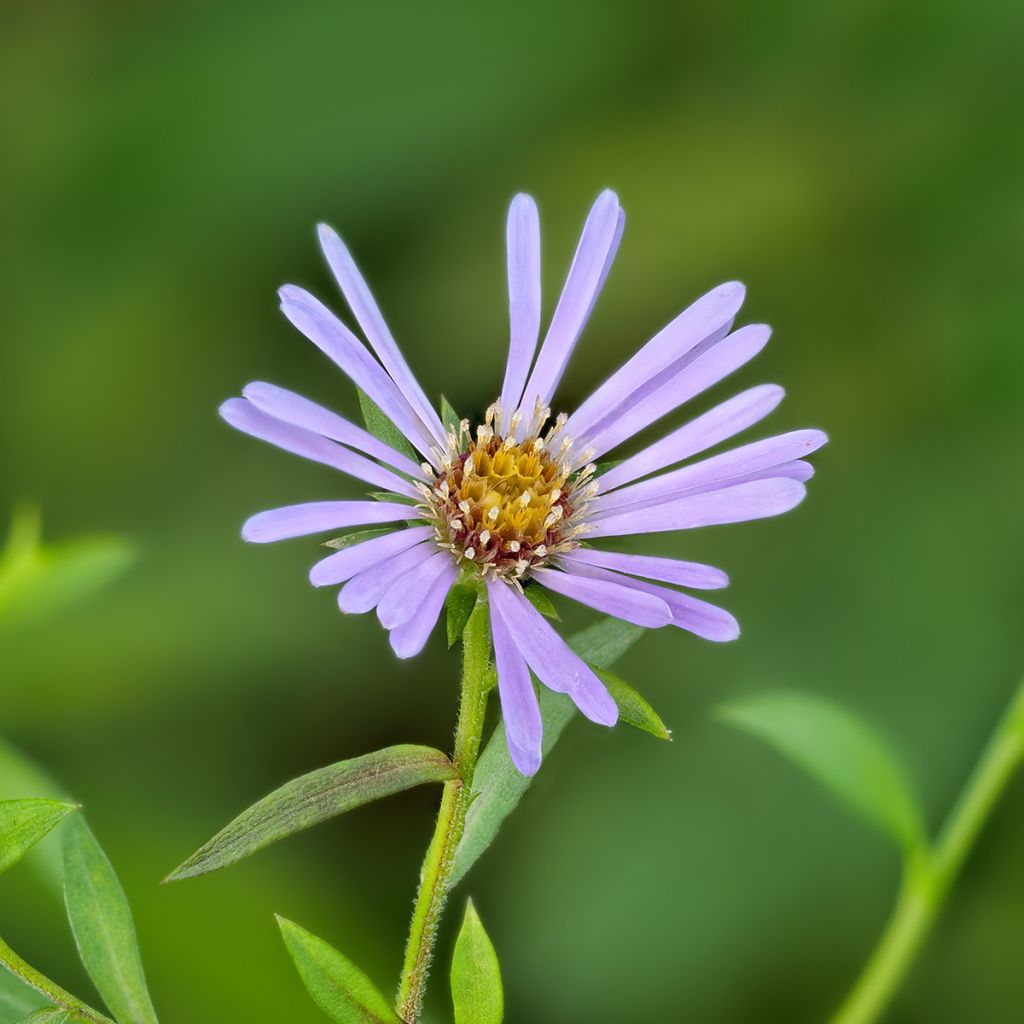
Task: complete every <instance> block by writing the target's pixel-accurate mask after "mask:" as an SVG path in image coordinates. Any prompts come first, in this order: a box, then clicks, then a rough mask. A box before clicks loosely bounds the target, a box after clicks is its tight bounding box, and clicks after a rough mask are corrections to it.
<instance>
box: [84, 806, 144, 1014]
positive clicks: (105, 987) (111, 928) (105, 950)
mask: <svg viewBox="0 0 1024 1024" xmlns="http://www.w3.org/2000/svg"><path fill="white" fill-rule="evenodd" d="M64 898H65V902H66V904H67V911H68V920H69V921H70V922H71V931H72V932H73V933H74V936H75V942H76V943H77V945H78V953H79V956H80V957H81V960H82V964H83V965H84V966H85V969H86V971H87V972H88V974H89V977H90V978H92V980H93V983H94V984H95V985H96V988H97V990H98V991H99V993H100V995H101V996H102V997H103V1000H104V1002H105V1003H106V1004H107V1006H108V1007H109V1008H110V1011H111V1013H113V1015H114V1017H115V1018H116V1020H117V1021H118V1024H157V1019H156V1011H155V1010H154V1009H153V1003H152V1001H151V1000H150V996H149V990H148V989H147V987H146V977H145V974H144V973H143V970H142V958H141V956H140V954H139V946H138V941H137V939H136V936H135V923H134V921H133V920H132V912H131V909H130V908H129V906H128V900H127V898H126V896H125V894H124V890H123V889H122V888H121V883H120V882H119V881H118V879H117V875H115V874H114V869H113V868H112V867H111V864H110V861H109V860H108V859H107V855H106V854H105V853H104V852H103V850H102V848H101V847H100V845H99V843H98V842H97V841H96V837H95V836H94V835H93V834H92V831H91V830H90V828H89V826H88V825H87V824H86V823H85V820H84V819H83V818H82V817H81V816H80V815H76V816H75V817H73V818H71V819H70V820H69V821H68V823H67V826H66V827H65V830H64Z"/></svg>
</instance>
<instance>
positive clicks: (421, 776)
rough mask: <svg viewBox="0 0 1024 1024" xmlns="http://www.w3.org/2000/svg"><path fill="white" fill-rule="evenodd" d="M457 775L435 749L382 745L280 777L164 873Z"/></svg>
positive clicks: (239, 852)
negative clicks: (279, 784)
mask: <svg viewBox="0 0 1024 1024" xmlns="http://www.w3.org/2000/svg"><path fill="white" fill-rule="evenodd" d="M457 777H458V773H457V772H456V770H455V769H454V768H453V767H452V763H451V761H449V760H448V758H447V756H446V755H444V754H442V753H441V751H440V750H434V749H433V748H432V747H418V746H412V745H406V746H398V747H386V748H385V749H384V750H378V751H376V753H373V754H364V755H363V756H362V757H354V758H352V759H351V760H349V761H340V762H338V763H337V764H332V765H330V766H329V767H327V768H320V769H318V770H317V771H315V772H310V773H309V774H308V775H303V776H301V777H300V778H298V779H293V780H292V781H291V782H287V783H285V784H284V785H283V786H282V787H281V788H280V789H276V790H274V792H273V793H271V794H270V795H269V796H265V797H264V798H263V799H262V800H260V801H259V802H258V803H256V804H253V806H252V807H250V808H249V809H248V810H247V811H244V812H243V813H242V814H240V815H239V816H238V817H237V818H235V820H234V821H233V822H231V824H230V825H228V826H227V827H226V828H224V829H223V830H222V831H220V832H218V833H217V835H215V836H214V837H213V838H212V839H211V840H210V841H209V842H208V843H207V844H206V845H205V846H203V847H202V848H201V849H199V850H197V851H196V852H195V853H194V854H192V856H191V857H189V859H188V860H187V861H185V863H184V864H182V865H181V867H179V868H178V869H177V870H176V871H174V872H172V873H171V874H170V875H169V876H168V877H167V879H166V881H168V882H175V881H178V880H180V879H182V878H193V877H195V876H196V875H205V874H208V873H209V872H211V871H217V870H218V869H219V868H224V867H227V866H228V865H229V864H234V863H236V862H237V861H240V860H242V859H244V858H245V857H248V856H250V855H251V854H253V853H256V851H257V850H262V849H263V848H264V847H266V846H269V845H270V844H271V843H275V842H277V840H279V839H284V838H285V837H286V836H290V835H294V834H295V833H296V832H301V831H302V830H303V829H307V828H310V827H311V826H313V825H317V824H319V823H320V822H321V821H327V819H329V818H333V817H335V816H336V815H339V814H343V813H344V812H345V811H351V810H352V809H353V808H354V807H359V806H361V805H362V804H367V803H370V802H371V801H372V800H379V799H380V798H381V797H385V796H390V795H391V794H392V793H400V792H401V791H402V790H404V789H411V788H412V787H413V786H419V785H421V784H423V783H425V782H448V781H449V780H451V779H455V778H457Z"/></svg>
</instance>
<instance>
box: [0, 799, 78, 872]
mask: <svg viewBox="0 0 1024 1024" xmlns="http://www.w3.org/2000/svg"><path fill="white" fill-rule="evenodd" d="M73 810H75V805H74V804H66V803H60V802H58V801H57V800H38V799H32V800H0V874H2V873H3V872H4V871H6V870H7V869H8V868H9V867H10V866H11V865H12V864H14V863H16V862H17V861H19V860H21V858H22V857H23V856H24V855H25V853H26V852H27V851H28V850H30V849H31V848H32V847H33V846H35V845H36V843H38V842H39V840H40V839H42V838H43V836H45V835H48V834H49V833H50V832H51V831H53V829H54V828H56V827H57V825H58V824H59V823H60V822H61V821H63V819H64V817H65V816H66V815H68V814H70V813H71V811H73Z"/></svg>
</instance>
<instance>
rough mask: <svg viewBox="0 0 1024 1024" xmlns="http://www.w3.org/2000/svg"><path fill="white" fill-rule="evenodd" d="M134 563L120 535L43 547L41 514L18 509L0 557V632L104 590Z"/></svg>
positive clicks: (42, 617) (130, 549) (132, 555)
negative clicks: (119, 537)
mask: <svg viewBox="0 0 1024 1024" xmlns="http://www.w3.org/2000/svg"><path fill="white" fill-rule="evenodd" d="M134 560H135V552H134V549H133V548H132V547H131V545H129V544H127V543H126V542H125V541H123V540H120V539H118V538H116V537H91V538H85V539H82V540H76V541H70V542H67V543H64V544H55V545H41V544H40V543H39V513H38V512H37V511H36V510H35V509H32V508H27V507H26V508H22V509H19V510H17V511H16V512H15V516H14V521H13V523H12V525H11V531H10V534H9V537H8V541H7V545H6V547H5V548H4V551H3V553H2V554H0V628H3V627H8V626H20V625H25V624H27V623H30V622H33V621H38V620H40V619H45V618H48V617H51V616H53V615H54V614H56V613H57V612H59V611H60V610H62V609H63V608H65V607H67V606H68V605H72V604H74V603H76V602H78V601H81V600H82V599H83V598H85V597H87V596H88V595H89V594H91V593H93V592H94V591H96V590H99V589H100V588H101V587H104V586H106V585H107V584H108V583H110V582H111V581H112V580H114V579H116V578H117V577H118V576H119V575H121V573H123V572H124V571H125V569H127V568H128V566H129V565H131V563H132V562H133V561H134Z"/></svg>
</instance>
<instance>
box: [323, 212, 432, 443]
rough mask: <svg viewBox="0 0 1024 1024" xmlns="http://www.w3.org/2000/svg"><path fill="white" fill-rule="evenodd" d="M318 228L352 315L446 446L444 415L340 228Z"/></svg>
mask: <svg viewBox="0 0 1024 1024" xmlns="http://www.w3.org/2000/svg"><path fill="white" fill-rule="evenodd" d="M317 231H318V234H319V236H320V247H321V248H322V249H323V252H324V256H325V257H326V258H327V263H328V265H329V266H330V268H331V271H332V273H333V274H334V276H335V278H336V279H337V282H338V286H339V287H340V288H341V293H342V295H344V296H345V301H346V302H347V303H348V305H349V309H351V310H352V315H353V316H354V317H355V318H356V321H357V322H358V324H359V326H360V327H361V328H362V329H363V334H365V335H366V340H367V341H369V343H370V347H371V348H372V349H373V351H374V352H376V353H377V358H378V359H380V361H381V362H382V363H383V364H384V368H385V369H386V370H387V371H388V373H389V374H390V375H391V379H392V380H393V381H394V382H395V384H396V385H397V386H398V390H399V391H400V392H401V393H402V395H403V396H404V397H405V399H406V401H407V402H408V403H409V405H410V406H412V408H413V410H414V411H415V412H416V414H417V415H418V416H419V418H420V420H421V421H422V422H423V424H424V425H425V426H426V427H427V429H428V430H429V431H430V433H431V435H432V436H433V438H434V440H435V441H436V442H437V443H438V444H439V445H441V447H442V448H443V447H444V443H445V442H444V427H443V426H442V425H441V418H440V417H439V416H438V415H437V412H436V411H435V409H434V408H433V406H432V405H431V404H430V402H429V401H428V400H427V396H426V394H425V393H424V391H423V388H422V387H420V383H419V381H418V380H416V376H415V374H414V373H413V372H412V370H411V369H410V368H409V364H408V363H407V362H406V360H405V357H404V356H403V355H402V350H401V349H400V348H399V347H398V344H397V342H396V341H395V339H394V336H393V335H392V334H391V331H390V329H389V328H388V325H387V322H386V321H385V320H384V317H383V316H382V314H381V311H380V307H379V306H378V305H377V301H376V300H375V299H374V297H373V293H372V292H371V291H370V288H369V286H368V285H367V283H366V279H365V278H364V277H363V275H362V274H361V273H360V272H359V268H358V267H357V266H356V263H355V260H353V259H352V254H351V253H350V252H349V251H348V247H347V246H346V245H345V243H344V242H343V241H342V240H341V238H340V237H339V236H338V234H337V232H335V231H334V229H333V228H331V227H329V226H328V225H326V224H321V225H319V227H318V229H317Z"/></svg>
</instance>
